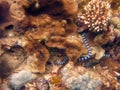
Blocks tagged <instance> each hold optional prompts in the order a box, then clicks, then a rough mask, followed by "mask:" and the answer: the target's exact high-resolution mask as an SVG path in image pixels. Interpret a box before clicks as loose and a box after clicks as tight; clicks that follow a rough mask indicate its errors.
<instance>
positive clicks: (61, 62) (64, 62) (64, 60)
mask: <svg viewBox="0 0 120 90" xmlns="http://www.w3.org/2000/svg"><path fill="white" fill-rule="evenodd" d="M68 60H69V58H68V57H67V56H66V57H64V58H63V60H62V61H56V62H55V64H56V65H64V64H66V63H67V62H68Z"/></svg>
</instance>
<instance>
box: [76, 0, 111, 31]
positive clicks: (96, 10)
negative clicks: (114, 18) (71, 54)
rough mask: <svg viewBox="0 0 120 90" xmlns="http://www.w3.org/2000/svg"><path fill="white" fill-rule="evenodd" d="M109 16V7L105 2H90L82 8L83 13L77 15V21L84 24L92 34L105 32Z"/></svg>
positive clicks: (92, 0) (100, 0) (95, 0)
mask: <svg viewBox="0 0 120 90" xmlns="http://www.w3.org/2000/svg"><path fill="white" fill-rule="evenodd" d="M110 16H111V11H110V5H109V3H108V2H107V1H103V0H91V1H90V2H89V3H88V4H87V5H86V6H84V11H83V12H80V13H79V14H78V21H80V22H81V23H84V24H85V25H86V26H87V27H88V28H89V30H91V31H93V32H99V31H107V28H106V27H107V22H108V20H109V19H110Z"/></svg>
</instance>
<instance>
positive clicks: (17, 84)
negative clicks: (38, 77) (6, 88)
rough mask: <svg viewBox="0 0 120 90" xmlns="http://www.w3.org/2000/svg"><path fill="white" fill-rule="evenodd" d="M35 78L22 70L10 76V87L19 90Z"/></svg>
mask: <svg viewBox="0 0 120 90" xmlns="http://www.w3.org/2000/svg"><path fill="white" fill-rule="evenodd" d="M34 78H35V76H34V75H33V74H32V73H30V72H29V71H26V70H23V71H20V72H18V73H15V74H12V75H11V77H10V80H9V84H10V87H11V88H13V89H15V90H19V89H20V88H21V87H23V86H24V85H25V84H26V83H27V82H29V81H31V80H33V79H34Z"/></svg>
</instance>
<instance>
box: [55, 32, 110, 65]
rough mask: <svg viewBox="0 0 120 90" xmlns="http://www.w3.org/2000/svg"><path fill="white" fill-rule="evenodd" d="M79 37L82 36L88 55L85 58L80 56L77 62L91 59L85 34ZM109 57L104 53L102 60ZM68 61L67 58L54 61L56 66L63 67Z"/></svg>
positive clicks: (90, 51)
mask: <svg viewBox="0 0 120 90" xmlns="http://www.w3.org/2000/svg"><path fill="white" fill-rule="evenodd" d="M81 36H82V40H83V42H84V44H85V46H86V48H87V50H88V53H87V55H85V56H80V57H79V58H78V61H86V60H90V59H91V57H92V50H91V48H90V46H89V43H88V41H87V38H86V33H85V32H83V33H81ZM110 56H111V55H110V54H109V53H104V55H103V57H102V58H104V57H110ZM68 60H69V58H68V57H65V58H64V59H63V60H62V61H56V62H55V64H56V65H64V64H66V63H67V62H68Z"/></svg>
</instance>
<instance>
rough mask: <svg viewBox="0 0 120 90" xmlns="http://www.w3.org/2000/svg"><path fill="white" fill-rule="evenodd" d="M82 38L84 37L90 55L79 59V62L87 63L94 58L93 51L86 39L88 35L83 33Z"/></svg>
mask: <svg viewBox="0 0 120 90" xmlns="http://www.w3.org/2000/svg"><path fill="white" fill-rule="evenodd" d="M81 36H82V40H83V42H84V44H85V46H86V48H87V50H88V54H87V55H86V56H81V57H79V59H78V61H86V60H89V59H90V58H91V57H92V51H91V48H90V46H89V43H88V41H87V39H86V33H81Z"/></svg>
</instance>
